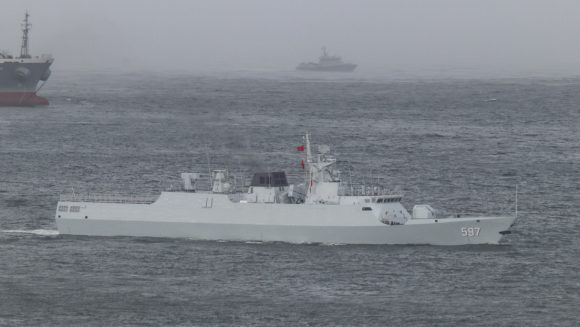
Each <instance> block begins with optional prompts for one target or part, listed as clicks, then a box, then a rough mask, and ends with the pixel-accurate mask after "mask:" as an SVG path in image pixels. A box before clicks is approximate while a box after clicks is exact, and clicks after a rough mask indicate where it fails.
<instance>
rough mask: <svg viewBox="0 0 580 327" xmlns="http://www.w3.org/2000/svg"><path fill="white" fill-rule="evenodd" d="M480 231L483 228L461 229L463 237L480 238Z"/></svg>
mask: <svg viewBox="0 0 580 327" xmlns="http://www.w3.org/2000/svg"><path fill="white" fill-rule="evenodd" d="M480 229H481V228H479V227H461V236H464V237H473V236H479V231H480Z"/></svg>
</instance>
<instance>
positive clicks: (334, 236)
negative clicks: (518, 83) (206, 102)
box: [55, 134, 517, 245]
mask: <svg viewBox="0 0 580 327" xmlns="http://www.w3.org/2000/svg"><path fill="white" fill-rule="evenodd" d="M297 149H298V150H299V151H301V152H302V153H304V155H305V156H304V159H303V160H302V161H301V164H302V166H303V168H304V171H305V174H304V178H305V183H304V184H300V185H293V184H289V183H288V180H287V178H286V173H285V172H282V171H280V172H264V173H256V174H254V176H253V178H252V180H251V183H250V185H249V186H247V187H246V186H245V185H244V184H245V183H243V182H238V181H239V180H238V179H237V177H236V176H234V175H232V174H229V172H228V171H227V170H213V171H212V172H211V174H207V175H206V177H207V178H208V180H207V182H208V185H209V186H211V189H209V190H206V191H202V190H200V189H199V188H200V185H201V184H202V181H204V176H203V175H202V174H200V173H184V174H181V177H182V179H183V182H184V183H183V190H181V191H177V192H176V191H168V192H162V193H161V195H160V196H158V197H157V198H156V199H152V198H146V197H130V198H128V197H120V196H96V195H83V196H81V195H76V194H72V195H62V196H61V198H60V201H59V202H58V205H57V209H56V217H55V219H56V225H57V226H58V230H59V232H60V234H72V235H99V236H140V237H141V236H149V237H182V238H192V239H199V240H231V241H262V242H290V243H327V244H434V245H461V244H497V243H498V242H499V241H500V239H501V238H502V236H503V235H504V234H508V233H509V229H510V227H511V225H512V224H513V223H514V220H515V218H516V216H517V210H516V216H496V217H462V218H457V217H447V218H440V217H437V216H436V213H435V211H434V210H433V208H431V207H430V206H429V205H415V206H414V207H413V209H412V213H409V212H408V211H407V210H406V209H405V207H403V205H402V204H401V198H402V195H400V194H393V193H389V192H386V191H383V190H382V189H379V188H377V187H368V186H354V185H352V184H346V183H344V182H343V181H342V180H341V178H340V172H339V171H338V170H337V169H336V167H335V166H336V158H335V157H334V156H333V155H331V153H330V148H329V147H328V146H325V145H322V146H319V147H318V151H317V153H316V154H315V155H312V150H311V146H310V136H309V134H306V135H305V137H304V143H303V145H301V146H299V147H297ZM238 185H242V189H243V191H239V192H238V191H236V190H237V189H238V188H239V187H238ZM516 201H517V200H516Z"/></svg>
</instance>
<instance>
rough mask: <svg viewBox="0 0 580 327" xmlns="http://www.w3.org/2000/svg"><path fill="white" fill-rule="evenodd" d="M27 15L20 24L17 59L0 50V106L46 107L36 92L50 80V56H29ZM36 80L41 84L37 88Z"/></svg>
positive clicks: (51, 59) (45, 100)
mask: <svg viewBox="0 0 580 327" xmlns="http://www.w3.org/2000/svg"><path fill="white" fill-rule="evenodd" d="M29 16H30V15H29V14H28V12H27V13H26V14H25V16H24V22H23V23H22V46H21V48H20V56H18V57H14V56H12V55H10V54H8V53H7V52H3V51H0V106H39V105H48V100H47V99H45V98H43V97H40V96H38V95H37V92H38V91H39V90H40V88H41V87H42V86H43V85H44V82H45V81H47V80H48V78H49V77H50V73H51V71H50V65H51V64H52V62H53V61H54V59H53V58H52V56H51V55H47V54H43V55H41V56H36V57H32V56H31V55H30V54H29V51H28V40H29V39H28V33H29V31H30V27H31V25H30V23H29V22H28V17H29ZM39 81H42V83H41V84H40V86H38V83H39Z"/></svg>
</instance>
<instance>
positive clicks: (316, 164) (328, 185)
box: [305, 133, 340, 204]
mask: <svg viewBox="0 0 580 327" xmlns="http://www.w3.org/2000/svg"><path fill="white" fill-rule="evenodd" d="M305 143H306V163H307V165H308V180H307V192H306V201H305V202H306V203H310V204H313V203H326V204H339V196H338V187H339V184H340V173H339V171H338V170H336V169H335V168H334V167H335V164H336V158H335V157H334V156H332V155H330V147H329V146H328V145H320V146H318V153H317V155H316V158H314V157H313V156H312V150H311V147H310V135H309V134H308V133H307V134H306V136H305Z"/></svg>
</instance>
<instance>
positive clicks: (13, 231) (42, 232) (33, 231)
mask: <svg viewBox="0 0 580 327" xmlns="http://www.w3.org/2000/svg"><path fill="white" fill-rule="evenodd" d="M2 233H11V234H16V233H18V234H34V235H41V236H56V235H59V233H58V231H57V230H55V229H29V230H25V229H7V230H2Z"/></svg>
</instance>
